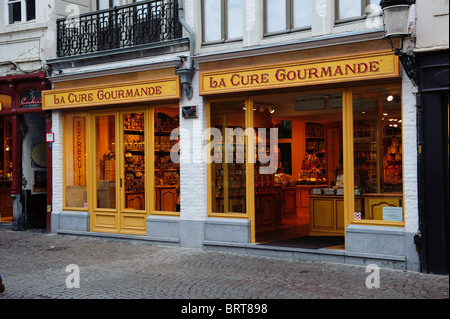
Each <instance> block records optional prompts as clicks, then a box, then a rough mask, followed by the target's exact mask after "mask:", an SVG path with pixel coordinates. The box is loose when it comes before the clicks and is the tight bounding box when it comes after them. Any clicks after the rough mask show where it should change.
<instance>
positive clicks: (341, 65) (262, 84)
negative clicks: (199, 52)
mask: <svg viewBox="0 0 450 319" xmlns="http://www.w3.org/2000/svg"><path fill="white" fill-rule="evenodd" d="M398 76H400V68H399V63H398V58H397V57H396V56H395V55H393V54H392V53H386V52H384V53H379V54H372V55H370V56H357V57H351V58H350V57H348V56H347V57H341V58H334V59H328V60H319V61H302V62H296V63H287V64H281V65H272V66H262V67H255V68H248V69H240V70H224V71H217V72H209V71H208V72H202V73H200V94H202V95H207V94H215V93H226V92H233V91H245V90H261V89H268V88H279V87H290V86H303V85H313V84H323V83H334V82H342V81H360V80H369V79H380V78H388V77H398Z"/></svg>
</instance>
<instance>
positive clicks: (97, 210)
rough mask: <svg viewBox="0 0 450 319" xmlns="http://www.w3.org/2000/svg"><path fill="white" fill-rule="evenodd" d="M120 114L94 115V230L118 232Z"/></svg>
mask: <svg viewBox="0 0 450 319" xmlns="http://www.w3.org/2000/svg"><path fill="white" fill-rule="evenodd" d="M116 122H117V115H116V114H101V115H95V116H94V132H95V138H94V154H95V165H93V167H94V170H95V172H94V174H93V175H94V176H93V177H94V179H95V182H94V188H95V191H94V196H95V200H94V203H95V204H94V212H93V214H92V216H93V219H92V220H91V225H92V230H93V231H98V232H109V233H116V232H118V226H119V220H118V212H117V207H118V205H117V198H118V196H117V185H118V183H117V178H116V177H117V176H116V175H117V161H116V151H117V127H116V126H117V124H116Z"/></svg>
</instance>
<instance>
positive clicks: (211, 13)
mask: <svg viewBox="0 0 450 319" xmlns="http://www.w3.org/2000/svg"><path fill="white" fill-rule="evenodd" d="M203 5H204V8H203V33H204V37H205V39H204V41H205V42H209V41H218V40H221V39H222V6H221V0H205V1H203Z"/></svg>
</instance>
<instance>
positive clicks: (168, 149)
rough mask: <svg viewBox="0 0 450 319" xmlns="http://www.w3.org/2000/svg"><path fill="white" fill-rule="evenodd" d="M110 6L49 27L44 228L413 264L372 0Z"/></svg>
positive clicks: (414, 163)
mask: <svg viewBox="0 0 450 319" xmlns="http://www.w3.org/2000/svg"><path fill="white" fill-rule="evenodd" d="M128 2H129V3H128ZM128 2H127V3H125V2H119V1H117V2H115V1H92V2H91V3H90V6H89V8H87V7H86V10H85V11H83V10H82V9H77V10H78V11H76V10H75V7H70V8H69V7H67V9H66V10H64V12H67V13H69V14H68V16H67V18H61V19H59V20H57V21H55V25H56V33H55V37H56V39H57V42H56V43H57V45H56V50H55V55H54V57H53V58H51V59H48V60H47V65H48V68H49V79H50V81H51V83H52V89H51V90H46V91H45V92H44V93H43V97H42V100H43V108H44V110H45V111H47V112H51V119H52V127H51V131H47V132H48V133H52V134H51V136H50V138H51V142H49V143H51V149H52V152H51V153H52V180H53V190H52V194H51V195H52V198H51V209H50V210H51V231H52V232H56V233H71V234H82V235H95V236H107V237H118V238H133V239H140V240H145V241H150V242H153V243H156V244H166V245H179V246H184V247H197V248H204V249H207V250H221V251H233V252H243V253H249V254H261V255H269V256H278V257H287V258H298V259H306V260H329V261H338V262H348V263H356V264H368V263H375V264H378V265H379V266H382V267H383V266H387V267H394V268H401V269H410V270H416V271H417V270H420V267H421V263H420V254H419V252H418V251H417V246H416V242H417V240H416V241H415V240H414V238H417V236H418V234H419V231H420V229H419V198H418V174H417V172H418V160H417V159H418V150H417V134H418V125H417V115H418V114H417V109H416V93H417V89H416V88H415V86H414V84H413V83H412V82H411V80H410V79H409V78H408V76H406V74H405V72H404V70H403V69H402V67H401V66H400V63H399V60H398V57H396V56H395V55H394V54H393V52H392V51H391V49H390V47H389V45H388V44H387V42H386V41H384V40H383V39H382V37H383V24H382V18H381V10H380V8H379V6H378V1H365V0H364V1H361V2H357V5H356V6H355V1H344V0H339V1H319V0H316V1H309V0H305V1H301V0H298V1H296V0H286V1H281V2H280V1H278V0H277V1H271V0H248V1H231V0H228V1H225V0H221V1H214V2H212V1H195V0H185V1H173V0H172V1H136V2H132V1H128ZM83 3H84V2H83ZM116 5H118V6H116ZM71 9H73V11H71ZM72 12H78V13H80V14H78V13H77V14H73V15H72V14H71V13H72ZM447 19H448V16H447ZM149 30H150V32H149ZM49 147H50V145H49Z"/></svg>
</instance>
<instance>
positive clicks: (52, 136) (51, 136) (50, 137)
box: [45, 133, 55, 143]
mask: <svg viewBox="0 0 450 319" xmlns="http://www.w3.org/2000/svg"><path fill="white" fill-rule="evenodd" d="M45 139H46V142H48V143H53V142H54V141H55V133H46V134H45Z"/></svg>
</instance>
